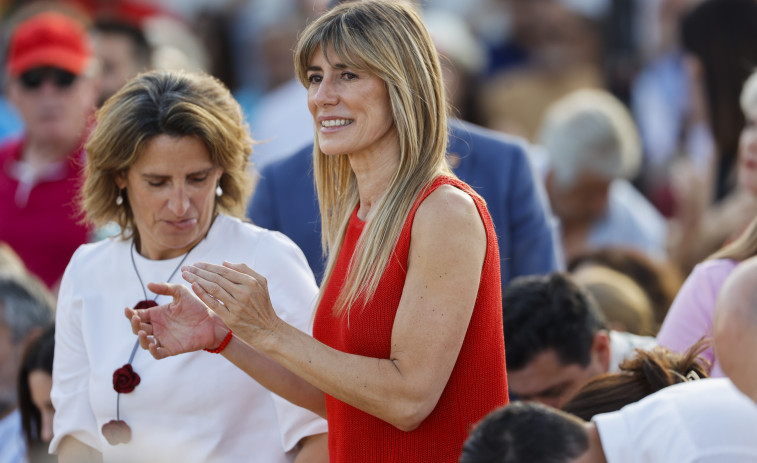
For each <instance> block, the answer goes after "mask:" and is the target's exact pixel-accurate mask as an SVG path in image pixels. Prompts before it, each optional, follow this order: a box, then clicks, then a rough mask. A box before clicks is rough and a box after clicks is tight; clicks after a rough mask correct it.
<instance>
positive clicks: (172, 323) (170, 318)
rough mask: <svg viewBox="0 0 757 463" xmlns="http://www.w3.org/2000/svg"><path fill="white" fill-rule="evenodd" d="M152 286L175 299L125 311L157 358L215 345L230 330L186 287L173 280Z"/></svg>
mask: <svg viewBox="0 0 757 463" xmlns="http://www.w3.org/2000/svg"><path fill="white" fill-rule="evenodd" d="M147 286H148V288H149V289H150V290H151V291H153V292H155V294H161V295H165V296H171V297H172V298H173V300H172V301H171V302H169V303H168V304H164V305H159V306H155V307H150V308H147V309H136V310H135V309H130V308H127V309H126V310H125V315H126V318H128V319H129V320H130V321H131V329H132V332H133V333H134V334H136V335H138V336H139V344H140V346H141V347H142V348H143V349H147V350H149V351H150V353H151V354H152V355H153V357H155V358H156V359H161V358H165V357H170V356H172V355H178V354H182V353H185V352H193V351H196V350H200V349H206V348H210V349H212V348H214V347H215V346H217V345H218V344H220V342H221V341H220V340H219V338H220V339H223V337H224V336H225V335H226V333H228V328H226V327H225V326H223V323H222V322H221V320H220V319H219V317H217V316H215V315H214V314H213V313H212V312H211V311H209V310H208V308H207V307H206V306H205V304H203V303H202V301H200V300H199V299H198V298H197V296H195V295H194V294H193V293H192V291H190V290H189V289H188V288H187V287H186V286H184V285H179V284H171V283H150V284H148V285H147Z"/></svg>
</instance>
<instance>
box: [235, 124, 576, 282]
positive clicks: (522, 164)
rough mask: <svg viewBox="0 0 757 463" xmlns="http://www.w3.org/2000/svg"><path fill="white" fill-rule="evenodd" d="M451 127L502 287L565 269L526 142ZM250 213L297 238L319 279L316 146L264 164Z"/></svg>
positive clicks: (456, 160)
mask: <svg viewBox="0 0 757 463" xmlns="http://www.w3.org/2000/svg"><path fill="white" fill-rule="evenodd" d="M449 125H450V137H449V146H448V148H447V151H448V153H449V154H448V159H449V161H450V165H451V166H452V168H453V170H454V172H455V175H457V176H458V177H459V178H460V179H461V180H462V181H464V182H466V183H467V184H468V185H470V186H471V187H472V188H473V189H474V190H476V191H477V192H478V194H480V195H481V196H482V197H483V198H484V200H486V203H487V207H488V208H489V213H490V214H491V216H492V220H493V222H494V229H495V231H496V232H497V241H498V243H499V255H500V268H501V272H502V287H503V288H504V287H505V286H506V285H507V283H509V282H510V280H511V279H512V278H515V277H516V276H520V275H531V274H542V273H549V272H552V271H555V270H560V269H562V267H563V263H562V253H561V251H560V249H559V237H558V236H559V235H558V233H557V230H556V228H557V226H556V221H555V219H553V217H552V214H551V212H550V209H549V205H548V204H549V203H548V202H547V199H546V195H545V194H544V192H543V190H542V188H543V187H542V185H541V184H540V183H538V182H539V180H537V177H536V175H535V173H534V171H533V169H532V167H531V164H530V162H529V160H528V156H527V153H526V149H525V146H524V142H522V141H520V140H518V139H516V138H514V137H508V136H506V135H503V134H500V133H497V132H493V131H490V130H487V129H484V128H482V127H478V126H475V125H472V124H469V123H465V122H462V121H460V120H457V119H450V123H449ZM247 216H248V217H250V219H252V221H253V223H255V224H257V225H259V226H261V227H264V228H268V229H271V230H278V231H280V232H282V233H284V234H285V235H287V236H288V237H289V238H291V239H292V240H293V241H294V242H295V243H297V245H298V246H299V247H300V248H301V249H302V251H303V252H304V253H305V257H306V258H307V260H308V263H309V264H310V268H311V269H312V270H313V273H314V274H315V276H316V279H317V280H318V281H320V279H321V277H322V275H323V269H324V264H325V259H324V257H323V253H322V249H321V224H320V214H319V210H318V199H317V197H316V193H315V186H314V183H313V146H312V145H309V146H306V147H305V148H303V149H302V150H300V151H298V152H297V153H295V154H294V155H291V156H289V157H287V158H284V159H281V160H279V161H275V162H273V163H271V164H269V165H267V166H265V167H264V168H263V170H262V172H261V173H260V180H259V181H258V184H257V186H256V188H255V193H254V194H253V196H252V202H251V203H250V205H249V208H248V210H247Z"/></svg>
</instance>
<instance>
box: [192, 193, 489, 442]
mask: <svg viewBox="0 0 757 463" xmlns="http://www.w3.org/2000/svg"><path fill="white" fill-rule="evenodd" d="M485 253H486V233H485V229H484V226H483V222H482V220H481V218H480V216H479V214H478V210H477V209H476V207H475V204H474V203H473V201H472V199H471V198H470V197H469V196H468V195H467V194H465V193H463V192H461V191H460V190H457V189H456V188H454V187H441V188H439V189H437V190H436V191H434V192H433V193H432V194H431V195H430V196H429V197H428V198H427V199H426V201H424V202H423V203H422V205H421V206H420V208H419V209H418V211H417V214H416V217H415V221H414V224H413V230H412V236H411V247H410V254H409V258H408V259H409V262H408V274H407V278H406V281H405V287H404V288H403V293H402V298H401V301H400V306H399V308H398V311H397V315H396V319H395V323H394V328H393V331H392V346H391V355H390V358H388V359H377V358H369V357H363V356H358V355H353V354H347V353H344V352H340V351H337V350H335V349H332V348H330V347H328V346H326V345H324V344H323V343H321V342H319V341H317V340H315V339H313V338H312V337H311V336H309V335H307V334H305V333H303V332H301V331H299V330H297V329H296V328H294V327H292V326H290V325H288V324H286V323H285V322H283V321H282V320H281V319H280V318H278V317H277V316H276V314H275V312H274V310H273V308H272V307H271V304H270V300H269V298H268V294H267V290H266V282H265V279H264V278H263V277H262V276H260V275H258V274H257V273H256V272H254V271H252V270H251V269H249V268H247V267H246V266H245V265H243V264H242V265H232V264H225V265H224V266H223V267H220V266H215V265H210V264H198V265H197V266H195V267H188V268H185V271H184V273H183V276H184V278H185V279H186V280H187V281H189V282H190V283H192V289H193V290H194V291H195V293H196V294H197V295H198V296H199V297H200V299H202V301H203V302H204V303H205V304H206V305H207V306H208V307H210V308H211V309H212V310H213V311H214V312H215V313H216V314H217V315H218V316H219V317H220V318H221V319H222V320H223V321H224V323H225V324H226V325H228V326H229V327H231V328H232V329H233V330H234V333H235V337H237V338H239V339H241V340H244V343H246V344H248V345H249V346H252V347H253V348H254V349H255V350H257V351H259V352H260V353H262V354H264V355H263V357H269V358H271V359H273V360H275V361H276V362H278V363H279V364H281V365H282V366H283V367H285V368H286V369H287V370H289V371H291V372H293V373H294V374H295V375H297V376H299V377H301V378H303V379H304V380H306V381H307V382H308V383H310V384H312V385H313V386H315V388H317V389H318V390H321V391H324V392H326V393H328V394H330V395H332V396H333V397H336V398H338V399H339V400H342V401H343V402H346V403H348V404H350V405H352V406H354V407H356V408H359V409H361V410H363V411H365V412H366V413H369V414H371V415H374V416H376V417H378V418H380V419H383V420H385V421H387V422H389V423H391V424H393V425H394V426H396V427H398V428H399V429H403V430H411V429H414V428H415V427H417V426H418V425H419V424H420V423H421V422H422V421H423V419H425V418H426V417H427V416H428V414H429V413H431V411H432V410H433V408H434V407H435V406H436V403H437V402H438V399H439V397H440V396H441V393H442V391H443V390H444V387H445V385H446V383H447V380H448V379H449V376H450V374H451V372H452V368H453V367H454V364H455V362H456V360H457V357H458V354H459V352H460V348H461V346H462V343H463V339H464V337H465V333H466V331H467V328H468V324H469V322H470V317H471V315H472V312H473V307H474V304H475V300H476V296H477V293H478V285H479V281H480V277H481V269H482V265H483V261H484V256H485ZM232 361H234V360H232ZM235 363H236V362H235ZM256 379H257V376H256ZM273 390H274V391H275V392H277V393H278V391H276V389H273Z"/></svg>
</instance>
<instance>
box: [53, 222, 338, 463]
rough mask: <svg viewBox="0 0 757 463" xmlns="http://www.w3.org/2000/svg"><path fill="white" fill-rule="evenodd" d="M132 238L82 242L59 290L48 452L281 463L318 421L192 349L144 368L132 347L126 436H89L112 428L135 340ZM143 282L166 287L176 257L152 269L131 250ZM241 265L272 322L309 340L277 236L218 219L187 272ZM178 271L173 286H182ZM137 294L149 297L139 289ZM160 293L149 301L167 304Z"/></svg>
mask: <svg viewBox="0 0 757 463" xmlns="http://www.w3.org/2000/svg"><path fill="white" fill-rule="evenodd" d="M131 244H132V240H128V241H123V240H120V239H118V238H109V239H107V240H104V241H100V242H98V243H93V244H85V245H83V246H81V247H79V249H78V250H77V251H76V253H75V254H74V255H73V257H72V258H71V262H70V263H69V265H68V267H67V269H66V272H65V274H64V276H63V280H62V282H61V287H60V294H59V299H58V309H57V315H56V330H55V359H54V364H53V389H52V394H51V395H52V401H53V405H54V406H55V409H56V413H55V419H54V423H53V424H54V435H55V437H54V439H53V441H52V443H51V444H50V450H51V451H52V452H55V451H56V449H57V447H58V445H59V444H60V441H61V439H62V438H63V436H65V435H72V436H73V437H75V438H77V439H78V440H80V441H82V442H84V443H85V444H87V445H89V446H92V447H94V448H96V449H98V450H99V451H100V452H102V453H103V457H104V461H105V462H116V461H152V462H168V461H181V462H197V463H210V462H224V463H225V462H237V461H261V462H273V463H277V462H286V461H291V460H292V458H293V455H291V454H290V455H286V454H285V452H287V451H289V450H291V449H292V448H293V447H294V446H295V445H296V444H297V443H298V442H299V440H300V439H302V438H303V437H304V436H308V435H312V434H319V433H324V432H326V431H327V426H326V421H325V420H323V419H322V418H319V417H318V416H316V415H315V414H313V413H311V412H309V411H306V410H304V409H302V408H299V407H296V406H294V405H292V404H291V403H289V402H287V401H285V400H284V399H281V398H280V397H278V396H276V395H274V394H272V393H271V392H269V391H268V390H266V389H264V388H263V387H262V386H260V385H259V384H258V383H257V382H255V381H254V380H252V379H251V378H250V377H249V376H247V375H246V374H245V373H244V372H242V371H241V370H239V369H238V368H237V367H235V366H234V365H233V364H231V363H230V362H229V361H227V360H226V359H225V358H223V357H222V356H220V355H215V354H210V353H208V352H204V351H199V352H192V353H189V354H182V355H178V356H175V357H169V358H166V359H163V360H155V359H154V358H153V357H152V356H151V355H150V354H149V353H148V352H147V351H144V350H142V349H138V351H137V353H136V356H135V358H134V360H133V362H132V365H133V368H134V371H135V372H137V374H139V375H140V377H141V382H140V384H139V385H138V386H137V387H136V389H134V391H133V392H131V393H128V394H127V393H124V394H121V395H120V418H121V419H122V420H124V421H125V422H126V423H127V424H128V425H129V427H130V428H131V431H132V440H131V442H130V443H128V444H120V445H117V446H113V445H110V444H108V442H107V441H106V440H105V438H104V437H103V435H102V433H101V432H100V429H101V428H102V426H103V425H104V424H105V423H107V422H109V421H110V420H113V419H116V396H117V393H116V391H115V390H114V389H113V372H114V371H115V370H116V369H117V368H119V367H121V366H123V365H124V364H125V363H127V362H128V360H129V355H130V354H131V351H132V348H133V346H134V343H135V341H136V339H137V338H136V337H135V336H134V335H133V334H132V332H131V328H130V323H129V320H127V319H126V317H125V316H124V308H125V307H127V306H129V307H133V306H134V305H135V304H136V303H137V302H138V301H140V300H142V299H144V293H143V292H142V288H140V283H139V279H138V278H137V275H136V274H135V271H134V268H133V266H132V263H131V257H130V249H131ZM134 257H135V262H136V264H137V268H138V269H139V274H140V276H141V277H142V281H143V282H144V284H145V285H147V283H148V282H162V281H165V280H166V279H167V278H168V276H169V275H170V274H171V272H172V271H173V269H174V268H176V266H177V265H178V264H179V262H180V261H181V258H182V257H183V256H180V257H177V258H174V259H168V260H161V261H152V260H149V259H146V258H144V257H142V256H140V255H139V253H137V252H136V251H135V252H134ZM224 260H227V261H230V262H237V263H238V262H244V263H246V264H247V265H248V266H249V267H250V268H252V269H254V270H255V271H257V272H258V273H260V274H262V275H263V276H265V277H266V279H267V280H268V289H269V291H270V294H271V302H272V303H273V306H274V308H275V309H276V312H277V313H278V315H279V316H280V317H281V318H282V319H284V320H285V321H286V322H288V323H290V324H292V325H293V326H295V327H297V328H299V329H301V330H303V331H306V332H308V333H309V332H310V331H311V330H310V328H309V323H310V317H311V311H312V308H313V305H314V303H315V299H316V296H317V291H318V289H317V286H316V284H315V280H314V278H313V274H312V272H311V271H310V269H309V267H308V265H307V263H306V260H305V257H304V255H303V254H302V251H300V249H299V248H298V247H297V246H296V245H295V244H294V243H293V242H292V241H290V240H289V238H287V237H285V236H284V235H282V234H281V233H278V232H272V231H269V230H264V229H262V228H260V227H257V226H254V225H252V224H247V223H243V222H242V221H240V220H238V219H235V218H231V217H228V216H224V215H219V216H218V217H217V218H216V219H215V221H214V223H213V225H212V227H211V229H210V231H209V232H208V235H207V237H206V238H205V239H204V240H203V241H201V242H200V243H199V244H198V245H197V246H196V247H195V248H194V249H193V250H192V251H191V252H190V254H189V256H188V258H187V260H186V261H185V263H186V264H193V263H196V262H200V261H202V262H209V263H214V264H221V263H222V261H224ZM180 273H181V272H180V271H179V272H177V274H176V275H175V276H174V277H173V279H172V280H171V282H172V283H183V284H185V285H186V284H187V283H186V282H185V281H184V280H183V279H182V278H181V275H180ZM147 294H148V297H149V298H152V297H154V294H152V293H150V292H149V291H148V292H147ZM169 301H170V298H169V297H167V296H160V297H158V299H157V302H158V303H159V304H163V303H166V302H169Z"/></svg>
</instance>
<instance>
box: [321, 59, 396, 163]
mask: <svg viewBox="0 0 757 463" xmlns="http://www.w3.org/2000/svg"><path fill="white" fill-rule="evenodd" d="M328 58H329V59H327V58H326V55H325V54H324V52H323V50H322V49H321V48H318V50H317V51H316V53H315V54H314V55H313V59H312V60H311V62H310V66H308V69H307V78H308V81H309V85H308V109H310V113H311V114H312V115H313V120H314V123H315V127H316V134H317V137H318V144H319V146H320V148H321V151H323V152H324V153H325V154H329V155H338V154H356V153H360V152H371V151H380V150H381V149H382V147H384V146H391V145H392V144H393V145H394V146H396V144H397V140H398V137H397V131H396V129H395V126H394V118H393V115H392V105H391V102H390V100H389V92H388V91H387V88H386V84H385V83H384V81H383V80H381V79H380V78H379V77H377V76H376V75H374V74H371V73H369V72H367V71H364V70H360V69H352V68H351V67H349V66H347V65H346V64H344V63H341V62H340V61H339V58H338V57H337V55H336V53H334V52H332V51H330V50H329V51H328Z"/></svg>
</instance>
